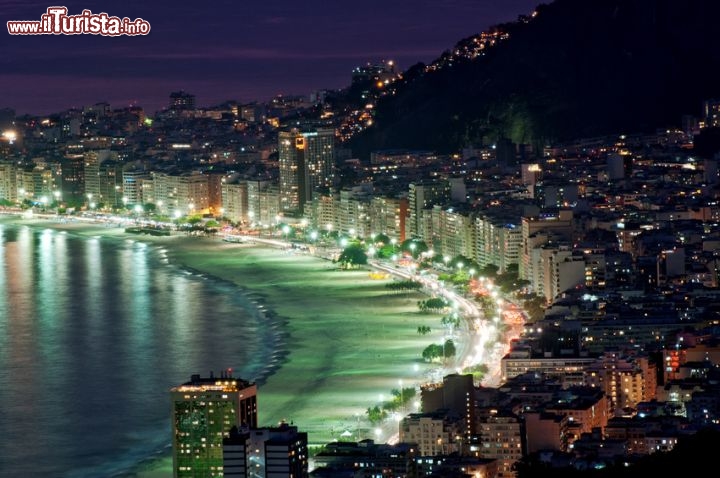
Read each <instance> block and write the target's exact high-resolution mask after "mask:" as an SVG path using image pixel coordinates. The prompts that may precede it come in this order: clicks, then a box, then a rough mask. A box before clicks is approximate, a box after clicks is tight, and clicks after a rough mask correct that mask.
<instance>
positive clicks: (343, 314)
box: [21, 220, 442, 478]
mask: <svg viewBox="0 0 720 478" xmlns="http://www.w3.org/2000/svg"><path fill="white" fill-rule="evenodd" d="M21 222H24V223H27V224H29V225H33V226H37V227H52V228H58V229H64V230H68V232H72V233H76V234H80V235H86V236H97V235H101V236H108V237H115V238H121V239H127V238H132V239H134V240H140V241H145V242H149V243H153V244H155V245H157V246H161V247H164V248H165V249H166V251H167V256H168V257H169V259H170V261H171V262H172V263H174V264H176V265H179V266H182V267H186V268H189V269H193V270H195V271H197V272H202V273H204V274H207V275H210V276H214V277H217V278H220V279H223V280H226V281H231V282H233V283H235V284H237V286H238V288H239V289H241V290H243V291H246V292H247V293H249V294H250V296H251V297H252V298H253V299H254V300H256V301H257V303H258V304H259V305H263V306H264V307H266V310H268V311H269V312H270V313H271V314H273V315H274V316H275V317H276V318H277V321H279V322H280V324H281V325H279V326H277V327H279V328H280V329H282V330H281V331H282V332H283V333H284V335H285V339H284V347H285V350H284V351H283V352H285V353H286V354H281V356H280V357H281V358H280V359H277V360H278V361H277V362H276V363H274V364H273V363H268V366H270V367H275V368H276V370H274V373H272V375H270V376H269V377H268V378H267V380H266V381H265V382H263V383H260V385H259V387H258V395H259V397H258V409H259V422H260V425H261V426H273V425H275V424H277V423H278V422H279V421H280V420H286V421H288V422H290V421H292V422H293V424H294V425H296V426H297V427H298V428H299V429H300V430H301V431H306V432H308V440H309V441H310V442H311V444H324V443H327V442H330V441H333V440H338V439H346V440H354V439H357V438H358V437H359V438H361V439H362V438H375V439H379V440H380V441H385V440H387V439H388V438H390V434H391V433H392V432H395V433H396V432H397V424H390V425H386V426H385V427H383V432H382V435H380V436H376V435H375V430H374V428H372V427H371V426H370V424H369V423H368V422H367V420H366V419H365V417H366V415H365V411H366V409H367V408H368V407H371V406H374V405H377V404H379V403H380V400H381V398H383V399H384V400H388V399H389V398H390V392H391V390H392V389H399V388H400V387H401V384H402V386H403V387H410V386H414V385H417V384H419V383H420V382H421V381H423V379H424V377H425V376H426V373H427V371H428V370H429V368H431V365H430V364H426V363H424V362H423V361H422V360H421V353H422V350H423V348H424V347H426V346H427V345H428V344H430V343H433V342H435V343H439V342H440V341H441V337H442V331H441V325H440V316H438V315H433V314H427V313H421V312H419V310H418V307H417V302H418V301H419V300H422V299H424V298H426V297H425V296H424V295H422V294H421V293H419V292H403V293H400V294H398V293H396V292H393V291H391V290H389V289H388V288H387V287H386V284H387V283H389V282H390V281H391V280H392V279H390V278H384V279H377V278H372V277H371V274H370V271H369V269H362V270H349V271H348V270H340V269H339V267H338V266H337V265H336V264H333V263H332V262H330V261H327V260H324V259H319V258H316V257H312V256H309V255H306V254H294V253H290V252H287V251H283V250H280V249H276V248H270V247H267V246H258V245H247V244H234V243H228V242H223V241H221V240H220V239H219V238H217V237H215V238H208V237H189V236H185V235H178V236H171V237H151V236H144V235H143V236H139V235H130V234H125V233H124V232H123V229H121V228H108V227H104V226H102V225H93V224H79V223H57V222H54V221H40V220H31V221H21ZM208 320H212V313H209V314H208ZM421 325H427V326H429V327H431V329H432V332H431V333H430V334H428V335H425V336H421V335H419V334H418V332H417V329H418V326H421ZM239 346H242V344H239ZM227 361H228V363H232V362H233V357H228V360H227ZM200 372H201V371H197V370H188V371H187V373H188V376H189V375H191V374H193V373H200ZM243 378H252V377H243ZM409 408H412V406H411V407H409ZM405 411H406V412H410V411H412V410H410V409H407V410H405ZM168 440H170V436H169V433H168ZM135 476H138V477H143V478H151V477H152V478H164V477H168V476H172V471H171V467H170V463H169V460H168V458H167V457H165V458H162V459H160V460H155V461H153V462H150V463H146V464H145V466H143V470H142V471H138V472H137V474H135Z"/></svg>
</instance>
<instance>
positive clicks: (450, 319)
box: [440, 312, 460, 328]
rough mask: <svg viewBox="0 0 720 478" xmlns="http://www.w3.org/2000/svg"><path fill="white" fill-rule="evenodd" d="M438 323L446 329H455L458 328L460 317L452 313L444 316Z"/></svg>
mask: <svg viewBox="0 0 720 478" xmlns="http://www.w3.org/2000/svg"><path fill="white" fill-rule="evenodd" d="M440 323H441V324H442V325H444V326H445V327H448V328H455V327H459V326H460V316H459V315H458V314H457V313H456V312H453V313H452V314H449V315H446V316H444V317H443V318H442V319H440Z"/></svg>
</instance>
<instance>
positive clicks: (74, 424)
mask: <svg viewBox="0 0 720 478" xmlns="http://www.w3.org/2000/svg"><path fill="white" fill-rule="evenodd" d="M259 313H260V311H259V310H258V309H257V307H256V306H255V305H253V304H252V303H251V302H250V300H249V299H248V298H247V297H245V296H244V295H242V294H241V293H240V291H239V290H238V289H237V288H236V287H235V286H234V285H232V284H227V283H223V282H219V281H215V280H212V279H208V278H205V277H202V276H198V275H196V274H188V273H187V271H183V270H180V269H178V268H176V267H173V266H172V265H171V264H168V263H167V260H166V259H165V255H164V251H163V250H161V249H158V248H154V247H149V246H147V245H145V244H142V243H139V242H132V241H120V240H112V239H109V238H84V237H76V236H73V235H72V234H66V233H63V232H61V231H55V230H50V229H45V230H43V229H40V228H32V227H27V226H19V225H11V224H0V383H2V386H0V403H2V404H3V410H2V412H0V433H1V434H0V476H2V477H5V476H7V477H18V476H24V477H29V476H53V477H72V478H74V477H95V476H97V477H106V476H113V475H119V474H122V473H124V472H127V471H128V470H131V469H132V468H133V467H134V466H136V465H137V463H139V462H141V461H144V460H147V459H149V458H151V457H153V456H157V455H158V454H160V455H162V454H166V453H167V450H168V448H167V447H168V446H169V444H170V436H171V433H170V418H169V410H170V404H169V396H168V390H169V388H170V387H172V386H174V385H177V384H178V383H179V382H181V381H185V380H187V379H189V377H190V375H191V374H193V373H200V374H203V375H207V374H208V373H209V372H210V371H211V370H214V371H219V370H220V369H221V368H232V369H233V370H234V371H235V372H234V373H235V376H241V377H243V378H248V379H262V377H259V376H258V374H259V373H261V371H263V370H264V369H265V367H264V363H263V362H264V360H265V359H264V358H265V357H268V356H270V354H271V351H272V350H273V349H274V348H276V347H277V346H278V345H279V343H278V341H279V340H280V338H279V337H276V336H274V335H273V328H272V327H267V325H266V326H264V327H263V326H262V325H263V324H267V321H265V320H260V318H259V316H258V314H259Z"/></svg>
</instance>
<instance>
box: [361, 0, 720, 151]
mask: <svg viewBox="0 0 720 478" xmlns="http://www.w3.org/2000/svg"><path fill="white" fill-rule="evenodd" d="M537 13H538V14H537V16H536V17H535V18H533V19H532V20H530V21H529V22H527V23H526V22H521V21H518V22H514V23H509V24H505V25H501V26H499V27H500V28H502V29H503V30H505V31H507V32H508V33H509V35H510V37H509V39H507V40H504V41H502V42H500V43H499V44H498V45H497V46H495V47H494V48H490V49H488V51H487V54H486V55H485V56H480V57H478V58H475V59H465V60H460V61H456V62H455V63H454V64H453V66H452V67H446V68H442V69H440V70H438V71H425V68H424V65H415V66H414V67H412V68H411V69H409V70H408V71H407V72H405V75H404V78H405V80H404V84H402V85H401V86H399V87H398V90H397V92H396V94H395V95H393V96H388V97H385V98H383V99H382V100H381V101H380V102H379V104H378V107H377V112H376V117H375V122H374V126H373V127H372V128H370V129H368V130H366V131H365V132H363V133H362V134H360V135H358V136H357V137H356V138H354V139H353V140H352V141H351V143H350V146H351V147H352V148H353V150H354V152H355V153H356V154H357V155H359V156H360V157H367V155H368V154H369V151H371V150H373V149H381V148H418V149H434V150H437V151H439V152H450V151H456V150H457V149H458V148H461V147H463V146H465V145H468V144H475V145H479V144H489V143H490V142H493V141H496V140H497V139H498V138H501V137H507V138H510V139H511V140H512V141H513V142H516V143H526V144H536V145H542V144H544V143H550V142H557V141H563V140H568V139H573V138H578V137H588V136H596V135H603V134H613V133H621V132H643V131H654V130H655V129H656V128H658V127H667V126H669V125H679V123H680V118H681V116H682V115H683V114H693V115H699V114H700V109H701V105H702V101H703V100H704V99H708V98H712V97H716V96H720V82H718V81H717V77H716V74H715V72H717V71H720V35H717V31H716V28H715V25H714V22H716V21H717V18H719V17H720V2H716V1H713V0H685V1H683V2H678V1H676V0H582V1H578V0H556V1H555V2H553V3H551V4H547V5H539V6H538V8H537ZM483 141H484V143H483Z"/></svg>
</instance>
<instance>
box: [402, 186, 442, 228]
mask: <svg viewBox="0 0 720 478" xmlns="http://www.w3.org/2000/svg"><path fill="white" fill-rule="evenodd" d="M450 196H451V187H450V184H449V183H448V182H447V181H424V182H416V183H412V184H410V194H409V196H408V210H409V213H410V217H409V218H408V219H409V221H408V223H407V226H408V230H407V234H406V237H407V238H408V239H410V238H413V237H416V238H421V239H426V238H425V237H423V233H422V227H421V223H422V215H423V212H424V211H425V210H426V209H431V208H432V207H433V206H435V205H439V206H444V205H445V204H446V203H447V202H448V201H450Z"/></svg>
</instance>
